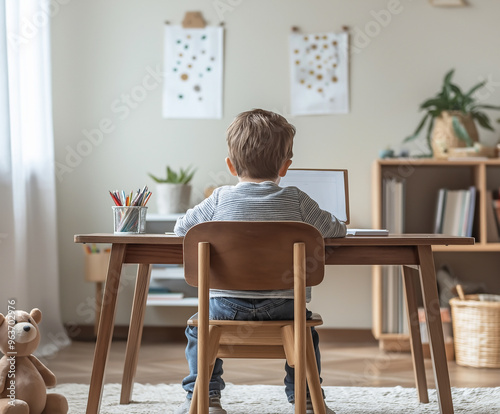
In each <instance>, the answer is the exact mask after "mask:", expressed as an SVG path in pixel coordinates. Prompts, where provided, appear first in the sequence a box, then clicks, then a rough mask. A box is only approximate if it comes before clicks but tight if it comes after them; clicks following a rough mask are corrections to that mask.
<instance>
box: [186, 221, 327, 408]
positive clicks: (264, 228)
mask: <svg viewBox="0 0 500 414" xmlns="http://www.w3.org/2000/svg"><path fill="white" fill-rule="evenodd" d="M324 255H325V248H324V240H323V237H322V236H321V233H320V232H319V231H318V230H317V229H316V228H315V227H313V226H311V225H309V224H306V223H301V222H293V221H288V222H287V221H281V222H271V221H268V222H255V221H254V222H242V221H218V222H217V221H214V222H206V223H202V224H198V225H197V226H194V227H193V228H191V229H190V230H189V231H188V233H187V234H186V236H185V238H184V272H185V278H186V281H187V283H188V284H190V285H191V286H198V298H199V304H198V315H197V318H193V319H191V320H189V321H188V324H190V325H195V326H197V327H198V378H197V381H196V385H195V389H194V393H193V399H192V402H191V411H190V414H194V413H195V412H196V411H195V410H196V409H197V413H198V414H206V413H208V403H209V398H208V392H209V389H208V387H209V381H210V377H211V374H212V370H213V367H214V363H215V359H216V358H218V357H219V358H273V359H275V358H278V359H279V358H286V360H287V362H288V364H289V365H290V366H291V367H294V368H295V413H300V414H303V413H305V411H306V378H307V384H308V385H309V392H310V395H311V400H312V404H313V408H314V412H315V413H316V414H325V404H324V401H323V395H322V391H321V385H320V380H319V374H318V367H317V365H316V357H315V353H314V347H313V341H312V334H311V329H310V328H311V327H312V326H318V325H321V324H322V323H323V321H322V320H321V317H320V316H319V315H313V318H312V319H311V320H307V321H306V286H315V285H318V284H319V283H321V281H322V280H323V276H324V264H325V257H324ZM209 289H235V290H281V289H294V320H283V321H277V320H272V321H241V320H236V321H233V320H209ZM241 332H244V334H241Z"/></svg>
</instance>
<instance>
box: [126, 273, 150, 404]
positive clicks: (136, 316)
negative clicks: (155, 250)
mask: <svg viewBox="0 0 500 414" xmlns="http://www.w3.org/2000/svg"><path fill="white" fill-rule="evenodd" d="M150 272H151V269H150V265H148V264H140V265H139V268H138V269H137V279H136V281H135V293H134V302H133V304H132V314H131V316H130V324H129V331H128V340H127V349H126V351H125V366H124V368H123V378H122V392H121V396H120V404H128V403H130V400H131V399H132V391H133V387H134V377H135V373H136V370H137V360H138V358H139V348H140V347H141V339H142V328H143V326H144V313H145V312H146V301H147V298H148V290H149V276H150Z"/></svg>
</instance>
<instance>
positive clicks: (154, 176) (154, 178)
mask: <svg viewBox="0 0 500 414" xmlns="http://www.w3.org/2000/svg"><path fill="white" fill-rule="evenodd" d="M148 175H149V176H150V177H151V178H152V179H153V180H154V181H155V182H157V183H161V182H163V180H162V179H161V178H159V177H157V176H156V175H153V174H151V173H148Z"/></svg>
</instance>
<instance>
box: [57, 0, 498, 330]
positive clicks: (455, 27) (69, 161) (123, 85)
mask: <svg viewBox="0 0 500 414" xmlns="http://www.w3.org/2000/svg"><path fill="white" fill-rule="evenodd" d="M59 3H60V4H61V6H60V8H59V10H58V11H57V12H56V13H55V16H54V17H53V22H52V55H53V91H54V125H55V140H56V161H57V162H58V163H59V167H60V168H61V167H62V166H65V167H64V168H65V169H64V170H59V180H58V187H57V190H58V194H57V196H58V217H59V222H58V224H59V254H60V273H61V291H62V313H63V319H64V322H66V323H71V322H74V323H91V322H92V312H91V309H90V303H91V300H92V298H93V295H94V290H93V285H91V284H86V283H85V282H84V281H83V255H82V250H81V246H79V245H75V244H74V243H73V235H74V234H76V233H91V232H109V231H112V216H111V199H110V197H109V195H108V192H107V191H108V190H109V189H125V190H126V189H133V188H138V187H141V186H143V185H144V184H148V185H150V186H151V187H154V186H153V183H152V181H151V179H149V177H148V176H147V172H153V173H160V172H161V171H163V169H164V167H165V165H167V164H169V165H172V166H173V167H176V168H177V167H180V166H188V165H193V166H196V167H197V173H196V175H195V178H194V186H195V187H196V191H197V192H198V193H199V192H201V191H202V190H203V188H205V187H206V186H207V185H210V184H214V183H216V184H224V183H225V182H226V180H228V176H227V174H226V172H225V167H224V164H223V159H224V157H225V156H226V146H225V141H224V132H225V129H226V127H227V126H228V125H229V123H230V122H231V120H232V119H233V117H234V116H235V115H236V114H238V113H239V112H241V111H244V110H248V109H251V108H254V107H261V108H265V109H270V110H275V111H277V112H280V113H282V114H283V115H285V116H287V117H288V118H289V120H290V121H291V122H292V123H293V124H294V125H295V126H296V127H297V131H298V132H297V136H296V139H295V148H294V154H295V156H294V164H293V165H294V167H314V166H315V167H321V168H348V169H349V180H350V190H351V191H350V197H351V216H352V224H353V227H368V226H370V225H371V208H370V192H371V186H370V184H371V177H370V168H371V164H372V162H373V160H375V159H376V158H377V154H378V151H379V150H380V149H382V148H385V147H386V146H388V145H391V146H393V147H395V148H396V149H400V148H401V146H400V143H401V141H402V140H403V138H404V137H405V136H407V135H408V134H410V133H411V132H412V131H413V129H414V128H415V126H416V124H417V122H418V120H419V119H420V114H419V113H418V112H417V109H418V105H419V104H420V103H421V102H422V101H423V100H424V99H426V98H428V97H431V96H432V95H434V94H435V93H436V92H437V90H438V89H439V88H440V86H441V81H442V77H443V75H444V74H445V72H446V71H448V70H449V69H451V68H456V70H457V72H456V76H455V80H456V81H457V82H458V83H459V84H461V85H463V87H464V88H468V87H470V86H472V85H473V84H475V83H477V82H478V81H479V80H480V79H482V78H488V77H489V78H490V79H492V82H490V87H491V92H490V93H488V96H487V97H486V101H487V102H490V103H497V104H498V101H499V98H500V91H499V86H500V83H499V82H500V53H498V39H499V38H500V25H499V24H498V16H500V3H499V2H493V1H491V0H470V2H469V3H470V4H471V6H470V7H467V8H459V9H443V8H433V7H431V6H430V5H429V2H428V1H425V0H419V1H411V0H401V1H398V0H390V1H388V0H370V1H368V0H358V1H345V0H309V1H299V0H273V1H269V0H251V1H249V0H246V1H243V0H219V1H202V0H186V1H182V2H180V1H165V0H143V1H140V2H139V1H133V0H107V1H101V0H64V1H63V0H59ZM62 3H65V4H64V5H63V4H62ZM223 5H225V6H226V10H225V12H224V14H223V16H222V17H223V18H224V20H225V28H226V33H225V68H224V72H225V76H224V117H223V119H222V120H165V119H162V117H161V85H160V83H158V86H157V87H156V88H155V89H154V90H151V91H150V92H149V93H148V94H147V96H146V97H145V99H144V100H143V101H141V102H133V105H134V108H131V109H130V112H129V113H128V114H127V116H123V115H124V113H123V112H120V113H116V111H115V112H114V111H113V108H116V105H118V104H117V103H116V101H117V100H120V99H122V97H123V94H130V93H131V91H132V90H133V89H134V87H136V86H139V85H141V84H142V82H143V81H144V79H145V77H147V76H149V75H148V73H149V72H150V71H151V70H153V71H157V70H159V68H160V67H161V62H162V41H163V39H162V36H163V24H164V21H165V20H169V21H170V22H172V23H174V24H177V23H180V22H181V21H182V18H183V15H184V12H185V11H187V10H201V11H202V12H203V14H204V16H205V18H206V19H207V21H208V22H209V24H218V23H219V21H220V16H219V14H218V12H217V9H216V6H223ZM389 9H390V10H392V13H390V12H388V11H387V10H389ZM382 10H385V12H381V11H382ZM382 18H385V19H384V20H381V19H382ZM377 19H378V20H377ZM378 21H380V22H382V23H379V22H378ZM295 25H296V26H299V27H300V29H301V30H302V31H303V32H304V33H307V32H321V31H337V30H340V29H341V27H342V26H343V25H348V26H349V27H350V28H351V31H352V33H353V39H352V40H353V46H355V47H356V49H357V50H356V51H355V53H353V54H352V60H351V112H350V114H348V115H337V116H308V117H290V116H289V115H288V112H289V108H290V104H289V92H288V91H289V86H288V82H289V77H288V55H287V40H288V34H289V32H290V28H291V26H295ZM149 80H151V79H149ZM114 105H115V106H114ZM120 105H121V104H120ZM122 118H123V119H122ZM496 118H497V115H496V114H495V117H494V118H493V119H496ZM97 128H101V129H102V130H103V131H104V133H103V134H102V139H99V136H98V135H97V134H96V133H95V132H96V131H94V130H95V129H97ZM84 130H87V131H93V132H92V133H93V134H94V135H93V137H94V142H95V143H94V144H91V143H90V142H91V141H90V140H89V139H88V138H86V136H85V133H84ZM497 135H498V134H483V139H485V140H488V141H491V140H496V138H497ZM75 152H76V153H78V152H80V153H81V154H84V155H83V156H75ZM153 197H154V195H153ZM153 201H154V200H152V201H151V202H150V205H151V207H150V211H151V212H154V210H155V206H154V202H153ZM133 270H134V269H131V268H128V269H127V270H126V278H125V281H126V284H127V286H126V287H125V288H124V289H123V290H122V292H121V293H120V298H119V305H118V312H117V319H116V322H117V323H118V324H126V323H127V322H128V315H129V306H130V302H131V287H130V286H131V285H132V283H133V278H134V276H133V275H134V273H133ZM314 296H315V299H314V303H313V304H312V306H311V308H313V309H314V310H316V311H319V312H321V313H322V314H323V316H324V319H325V323H326V326H327V327H353V328H368V327H370V326H371V277H370V269H369V268H367V267H355V266H353V267H338V268H335V269H329V270H328V277H327V280H326V281H325V283H324V284H323V285H322V287H321V290H317V291H316V292H315V294H314ZM172 310H173V309H171V308H167V309H148V311H147V315H146V323H147V324H172V325H174V324H175V325H184V324H185V318H186V317H187V316H189V313H190V312H191V311H190V310H188V309H180V310H179V309H176V310H175V315H172Z"/></svg>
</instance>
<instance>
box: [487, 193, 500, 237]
mask: <svg viewBox="0 0 500 414" xmlns="http://www.w3.org/2000/svg"><path fill="white" fill-rule="evenodd" d="M498 224H499V223H498V217H497V215H496V211H495V206H494V204H493V192H492V191H486V241H487V242H488V243H492V242H493V243H496V242H498V241H500V235H499V233H500V231H499V228H498V227H499V225H498Z"/></svg>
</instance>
